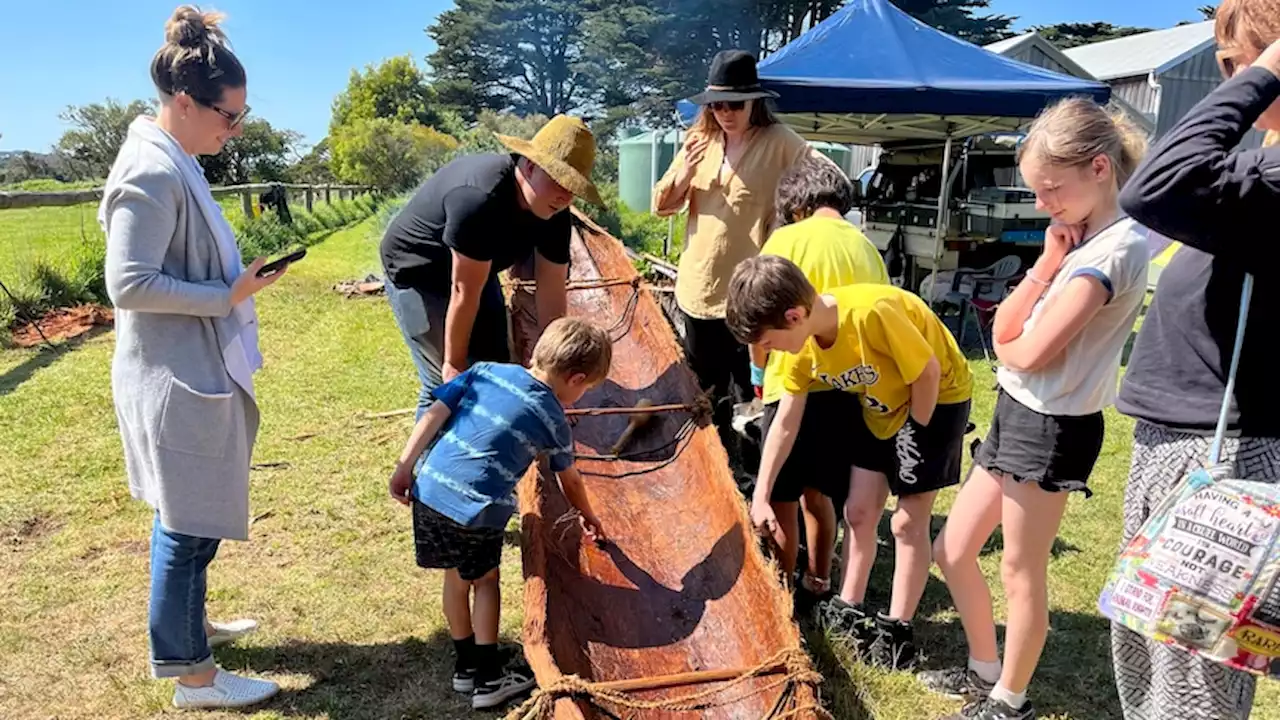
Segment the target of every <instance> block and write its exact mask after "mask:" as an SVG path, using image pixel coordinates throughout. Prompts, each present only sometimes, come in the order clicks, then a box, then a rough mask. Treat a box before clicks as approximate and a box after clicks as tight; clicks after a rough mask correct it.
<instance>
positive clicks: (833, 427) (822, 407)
mask: <svg viewBox="0 0 1280 720" xmlns="http://www.w3.org/2000/svg"><path fill="white" fill-rule="evenodd" d="M780 404H781V403H773V404H770V405H766V406H765V407H764V417H763V418H761V427H762V428H763V430H764V437H768V436H769V427H770V426H771V425H773V420H774V417H775V416H777V414H778V406H779V405H780ZM851 424H856V425H865V423H863V421H862V403H860V402H859V401H858V396H857V395H854V394H852V393H847V392H841V391H839V390H826V391H823V392H816V393H809V395H808V396H807V397H806V398H805V403H804V417H803V418H801V419H800V431H799V432H798V433H796V441H795V445H793V446H792V448H791V454H790V455H788V456H787V461H786V462H785V463H783V465H782V470H780V471H779V472H778V479H777V481H776V482H775V483H774V485H773V495H772V496H770V498H769V500H770V501H772V502H779V503H782V502H796V501H797V500H799V499H800V496H801V495H802V494H803V492H804V489H805V488H813V489H814V490H817V491H818V492H820V493H822V494H824V495H826V496H827V497H829V498H832V499H834V500H836V501H837V502H843V500H844V498H845V497H846V496H847V495H848V494H849V473H850V472H851V471H852V470H853V452H852V445H851V443H850V442H849V426H850V425H851Z"/></svg>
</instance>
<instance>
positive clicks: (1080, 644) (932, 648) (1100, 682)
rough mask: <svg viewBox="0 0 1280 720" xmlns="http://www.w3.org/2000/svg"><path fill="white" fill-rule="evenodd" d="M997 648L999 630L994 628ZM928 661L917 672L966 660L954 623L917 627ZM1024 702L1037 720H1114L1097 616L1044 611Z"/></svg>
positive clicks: (1104, 624)
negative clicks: (1043, 630) (1042, 635)
mask: <svg viewBox="0 0 1280 720" xmlns="http://www.w3.org/2000/svg"><path fill="white" fill-rule="evenodd" d="M996 629H997V632H998V633H999V635H1000V638H1001V647H1003V640H1004V631H1005V628H1004V626H1003V625H1000V624H997V626H996ZM917 630H918V631H920V630H923V631H924V632H919V634H918V638H917V639H919V640H921V644H922V647H926V648H928V649H929V657H928V658H927V659H926V661H925V663H924V665H923V668H922V669H936V668H944V667H950V666H954V665H959V664H963V663H964V662H965V660H966V658H967V651H966V647H965V643H964V630H963V629H962V628H961V626H960V621H959V619H956V620H954V621H953V622H949V623H925V624H923V627H921V628H918V629H917ZM1029 697H1030V699H1031V701H1032V703H1033V704H1034V705H1035V707H1036V711H1037V713H1038V714H1039V716H1040V717H1048V716H1054V717H1072V718H1118V717H1120V716H1121V714H1122V713H1121V711H1120V698H1119V696H1118V695H1117V694H1116V685H1115V675H1114V672H1113V670H1112V665H1111V623H1110V621H1108V620H1107V619H1106V618H1103V617H1101V616H1098V615H1094V614H1089V613H1080V612H1066V611H1058V610H1050V612H1049V637H1048V641H1047V642H1046V643H1045V648H1044V653H1043V655H1041V657H1040V664H1039V665H1038V666H1037V667H1036V674H1035V679H1034V681H1033V682H1032V684H1031V688H1030V693H1029Z"/></svg>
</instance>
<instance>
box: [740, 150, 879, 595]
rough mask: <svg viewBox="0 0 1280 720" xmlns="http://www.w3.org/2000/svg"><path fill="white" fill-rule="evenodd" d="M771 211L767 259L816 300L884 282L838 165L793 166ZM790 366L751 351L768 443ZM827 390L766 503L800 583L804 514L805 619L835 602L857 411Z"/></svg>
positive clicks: (788, 566)
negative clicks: (779, 263) (774, 217)
mask: <svg viewBox="0 0 1280 720" xmlns="http://www.w3.org/2000/svg"><path fill="white" fill-rule="evenodd" d="M774 206H775V207H776V208H777V212H778V224H779V225H780V227H779V228H778V229H777V230H775V231H774V232H773V234H772V235H771V236H769V240H768V242H766V243H765V245H764V247H763V248H762V249H761V252H762V253H763V254H765V255H777V256H779V257H784V258H786V259H788V260H790V261H792V262H794V263H795V264H796V265H797V266H798V267H799V268H800V270H801V271H803V272H804V274H805V277H806V278H808V279H809V282H810V283H812V284H813V286H814V287H815V288H817V290H818V291H819V292H823V291H825V290H826V289H828V288H834V287H841V286H844V285H852V284H855V283H884V284H888V282H889V273H888V272H886V270H885V266H884V260H882V259H881V258H880V252H879V251H878V250H876V248H875V246H874V245H872V244H871V241H870V240H868V239H867V237H866V236H865V235H863V234H862V232H861V231H859V230H858V228H856V227H854V226H853V225H852V224H850V223H849V222H847V221H846V220H845V219H844V214H845V213H847V212H848V211H849V210H850V209H851V208H852V207H853V183H851V182H850V181H849V178H848V177H846V176H845V174H844V171H842V170H841V169H840V168H839V166H837V165H836V164H835V163H833V162H831V161H830V160H828V159H827V158H826V157H823V156H821V155H816V156H811V157H807V158H805V159H804V160H802V161H801V162H799V163H796V165H795V167H793V168H792V169H791V170H789V171H787V173H786V174H785V175H783V176H782V180H781V181H779V183H778V190H777V195H776V199H775V201H774ZM785 358H786V355H785V354H784V353H767V352H765V351H764V350H763V349H761V348H759V347H756V346H752V348H751V375H752V384H753V385H754V386H755V389H756V394H757V395H758V396H759V397H760V398H761V400H762V402H763V405H764V408H763V409H764V412H763V415H762V418H761V430H762V433H761V434H762V435H763V436H767V435H768V433H769V427H770V426H771V425H772V424H773V422H774V421H775V418H776V417H777V412H778V405H779V401H781V400H782V396H783V390H782V387H783V382H784V379H785V378H784V375H783V365H784V359H785ZM830 390H831V387H830V386H828V385H825V384H823V383H821V382H814V383H813V384H812V385H810V387H809V393H810V397H809V400H808V402H807V403H806V404H805V408H804V417H803V419H802V420H801V422H800V427H799V429H798V430H797V437H796V445H795V448H794V452H792V453H791V456H790V457H789V458H788V459H787V461H786V462H785V463H783V464H782V467H781V468H780V469H779V471H778V476H777V478H776V482H775V484H774V486H773V491H772V493H771V494H770V496H769V503H770V505H771V506H772V508H773V511H774V515H775V516H776V517H777V518H778V522H779V529H780V530H781V533H780V534H781V535H782V537H783V538H784V539H785V542H784V543H783V544H782V545H781V547H780V550H781V552H780V553H779V555H780V557H779V558H778V562H779V565H781V566H782V571H783V574H784V576H785V577H786V578H788V579H791V578H793V577H794V576H795V571H796V564H797V563H796V561H797V556H798V555H799V549H800V542H799V540H800V538H799V534H800V525H799V522H798V516H799V515H800V512H799V511H803V514H804V530H805V534H806V537H807V540H808V553H807V555H808V557H807V561H808V562H807V566H806V567H805V571H804V573H803V574H802V575H801V576H800V578H799V579H798V581H797V582H796V588H795V595H796V603H795V607H796V613H797V615H799V616H805V615H808V614H809V613H810V612H811V611H812V610H813V608H814V607H815V606H818V605H819V603H820V602H824V601H825V600H826V598H827V596H829V595H831V579H830V578H831V565H832V555H833V554H834V550H835V541H836V533H837V530H838V528H839V523H838V520H837V518H838V517H842V516H843V512H842V511H841V512H840V513H839V514H837V511H836V510H837V508H840V509H841V510H842V509H843V507H844V501H845V499H846V498H847V497H848V496H849V483H850V480H851V479H852V478H851V474H852V471H853V461H854V457H853V453H852V452H849V450H848V445H847V443H845V442H844V435H845V433H846V432H847V428H846V427H845V426H846V425H847V423H848V421H849V418H851V417H858V416H859V415H860V413H861V411H860V409H859V404H858V398H857V397H856V396H854V395H850V394H848V393H841V392H826V391H830ZM797 506H798V507H797ZM798 510H799V511H798ZM824 606H825V603H824Z"/></svg>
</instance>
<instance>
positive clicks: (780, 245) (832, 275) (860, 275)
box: [760, 217, 889, 405]
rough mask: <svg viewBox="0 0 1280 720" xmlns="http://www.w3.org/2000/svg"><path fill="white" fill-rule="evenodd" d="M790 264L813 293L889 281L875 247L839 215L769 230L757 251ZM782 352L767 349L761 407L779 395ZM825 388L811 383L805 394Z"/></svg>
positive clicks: (778, 398) (815, 218) (828, 387)
mask: <svg viewBox="0 0 1280 720" xmlns="http://www.w3.org/2000/svg"><path fill="white" fill-rule="evenodd" d="M760 254H762V255H777V256H778V257H783V258H786V259H788V260H790V261H791V262H793V263H795V264H796V265H797V266H798V267H799V268H800V271H801V272H803V273H804V276H805V277H807V278H809V282H810V283H812V284H813V287H814V288H815V289H816V290H817V291H818V292H819V293H825V292H827V291H828V290H830V289H832V288H837V287H843V286H845V285H854V284H857V283H881V284H883V285H888V284H889V271H888V270H886V269H885V267H884V259H883V258H881V257H880V251H879V250H877V249H876V246H875V245H872V244H871V241H870V240H868V239H867V236H866V235H863V234H862V231H861V230H859V229H858V228H857V227H856V226H855V225H853V224H852V223H850V222H847V221H846V220H844V219H840V218H832V217H810V218H807V219H805V220H801V221H800V222H798V223H795V224H793V225H785V226H783V227H780V228H778V229H777V230H774V231H773V234H772V235H770V236H769V241H768V242H766V243H765V244H764V247H763V248H762V249H761V250H760ZM784 355H785V353H780V352H772V353H769V360H768V362H767V363H766V364H765V368H764V397H763V401H764V403H765V404H766V405H770V404H773V403H776V402H778V401H779V400H781V399H782V395H783V392H782V379H783V378H782V365H783V356H784ZM829 389H831V388H830V386H828V385H827V384H825V383H823V382H820V381H816V380H815V381H814V382H813V383H812V384H811V385H810V386H809V392H821V391H824V390H829Z"/></svg>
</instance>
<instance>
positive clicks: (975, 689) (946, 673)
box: [916, 665, 996, 700]
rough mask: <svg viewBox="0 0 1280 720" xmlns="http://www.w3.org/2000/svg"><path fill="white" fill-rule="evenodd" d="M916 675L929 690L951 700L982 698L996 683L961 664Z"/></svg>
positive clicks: (988, 693)
mask: <svg viewBox="0 0 1280 720" xmlns="http://www.w3.org/2000/svg"><path fill="white" fill-rule="evenodd" d="M916 677H917V678H919V679H920V683H921V684H922V685H924V686H925V687H926V688H927V689H929V690H930V691H932V692H935V693H938V694H939V695H945V696H947V697H949V698H951V699H953V700H978V699H981V698H984V697H986V696H988V695H990V694H991V688H993V687H995V685H996V684H995V683H989V682H987V681H986V680H983V679H982V676H981V675H979V674H978V673H976V672H974V671H972V670H970V669H969V668H968V666H963V665H961V666H956V667H949V668H946V669H944V670H926V671H924V672H922V673H920V674H919V675H916Z"/></svg>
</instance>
